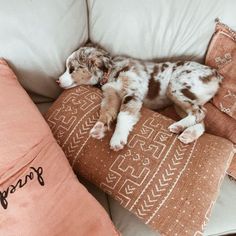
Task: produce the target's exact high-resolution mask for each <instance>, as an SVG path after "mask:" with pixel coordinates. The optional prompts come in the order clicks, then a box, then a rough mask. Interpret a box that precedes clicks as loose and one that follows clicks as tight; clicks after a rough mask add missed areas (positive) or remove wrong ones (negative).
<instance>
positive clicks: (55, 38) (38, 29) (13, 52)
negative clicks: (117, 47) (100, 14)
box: [0, 0, 88, 102]
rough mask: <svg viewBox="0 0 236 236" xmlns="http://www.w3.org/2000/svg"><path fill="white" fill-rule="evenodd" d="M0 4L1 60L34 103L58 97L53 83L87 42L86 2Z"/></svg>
mask: <svg viewBox="0 0 236 236" xmlns="http://www.w3.org/2000/svg"><path fill="white" fill-rule="evenodd" d="M0 3H1V4H0V5H1V13H0V29H1V31H0V57H3V58H5V59H6V60H7V61H8V63H9V64H10V65H11V67H12V68H13V69H14V71H15V72H16V74H17V76H18V78H19V81H20V83H21V84H22V85H23V86H24V88H26V89H27V91H28V92H29V93H30V94H31V95H32V97H33V99H34V101H36V102H43V101H48V100H51V99H52V98H55V97H56V96H57V95H58V94H59V93H60V89H59V87H58V85H57V84H56V82H55V80H56V79H57V78H58V76H59V75H60V74H61V73H62V72H63V71H64V69H65V60H66V58H67V57H68V55H69V54H70V53H71V52H72V51H74V50H75V49H77V48H78V47H79V46H80V45H81V44H82V43H84V42H85V41H86V40H87V38H88V27H87V5H86V0H76V1H75V0H63V1H61V0H50V1H48V0H40V1H38V0H31V1H29V0H22V1H19V0H11V1H4V0H1V1H0ZM42 96H43V97H42Z"/></svg>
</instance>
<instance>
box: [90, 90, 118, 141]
mask: <svg viewBox="0 0 236 236" xmlns="http://www.w3.org/2000/svg"><path fill="white" fill-rule="evenodd" d="M120 102H121V99H120V97H119V95H118V94H117V93H116V91H115V89H114V88H112V87H109V86H104V88H103V99H102V103H101V108H100V116H99V119H98V121H97V122H96V124H95V125H94V127H93V128H92V129H91V131H90V135H91V136H92V137H93V138H96V139H101V138H103V137H104V136H105V133H106V131H107V130H108V129H110V124H111V122H112V121H114V120H115V119H116V117H117V114H118V111H119V109H120Z"/></svg>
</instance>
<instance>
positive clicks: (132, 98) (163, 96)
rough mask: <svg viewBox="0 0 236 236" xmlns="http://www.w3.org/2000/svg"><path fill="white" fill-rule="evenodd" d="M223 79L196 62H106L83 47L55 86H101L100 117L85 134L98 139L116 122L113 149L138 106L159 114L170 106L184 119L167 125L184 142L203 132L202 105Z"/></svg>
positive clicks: (125, 134) (104, 54)
mask: <svg viewBox="0 0 236 236" xmlns="http://www.w3.org/2000/svg"><path fill="white" fill-rule="evenodd" d="M222 79H223V78H222V76H221V75H220V74H218V73H217V71H216V70H215V69H212V68H210V67H208V66H205V65H201V64H199V63H197V62H192V61H185V62H176V63H171V62H164V63H155V62H149V61H141V60H136V59H132V58H127V57H121V56H116V57H113V58H111V56H110V54H109V53H108V52H106V51H105V50H103V49H101V48H97V47H90V46H85V47H81V48H80V49H79V50H77V51H75V52H74V53H72V55H70V56H69V58H68V59H67V61H66V72H65V73H64V74H63V75H61V76H60V78H59V81H58V82H59V84H60V86H61V87H62V88H64V89H68V88H72V87H75V86H79V85H100V86H101V88H102V91H103V100H102V103H101V110H100V117H99V119H98V121H97V123H96V124H95V125H94V127H93V128H92V130H91V131H90V134H91V136H92V137H93V138H96V139H101V138H103V137H104V135H105V133H106V131H107V130H108V129H109V127H110V124H111V122H113V121H114V120H116V119H117V124H116V128H115V131H114V133H113V136H112V138H111V140H110V147H111V149H113V150H114V151H118V150H120V149H122V148H123V147H124V146H125V145H126V144H127V139H128V136H129V133H130V132H131V131H132V129H133V126H134V125H135V124H136V123H137V122H138V120H139V116H140V109H141V107H142V105H143V104H144V106H146V107H148V108H150V109H153V110H158V109H162V108H164V107H166V106H169V105H170V104H173V103H174V104H175V105H176V106H177V107H178V108H179V109H181V110H182V111H184V112H185V113H186V114H187V115H186V116H185V117H184V118H183V119H181V120H180V121H178V122H175V123H173V124H172V125H171V126H169V130H170V132H173V133H175V134H180V133H181V134H180V135H179V137H178V138H179V140H180V141H181V142H183V143H185V144H187V143H191V142H193V141H194V140H196V139H198V138H199V137H200V136H201V135H202V134H203V133H204V131H205V129H204V123H203V120H204V117H205V113H206V111H205V109H204V108H203V105H204V104H205V103H206V102H208V101H209V100H210V99H211V98H212V97H213V96H214V95H215V94H216V92H217V90H218V88H219V85H220V83H221V81H222Z"/></svg>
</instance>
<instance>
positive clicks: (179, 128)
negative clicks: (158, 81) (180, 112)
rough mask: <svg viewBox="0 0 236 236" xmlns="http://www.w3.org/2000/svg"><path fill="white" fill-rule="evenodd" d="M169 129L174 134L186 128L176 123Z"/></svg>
mask: <svg viewBox="0 0 236 236" xmlns="http://www.w3.org/2000/svg"><path fill="white" fill-rule="evenodd" d="M168 129H169V131H170V132H171V133H174V134H179V133H180V132H182V131H183V130H184V127H183V126H182V125H180V124H178V123H174V124H172V125H170V126H169V127H168Z"/></svg>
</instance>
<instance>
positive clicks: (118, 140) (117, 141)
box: [110, 134, 127, 151]
mask: <svg viewBox="0 0 236 236" xmlns="http://www.w3.org/2000/svg"><path fill="white" fill-rule="evenodd" d="M126 144H127V137H122V134H118V135H117V134H114V135H113V136H112V138H111V141H110V148H111V149H112V150H113V151H119V150H121V149H123V148H124V146H125V145H126Z"/></svg>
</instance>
